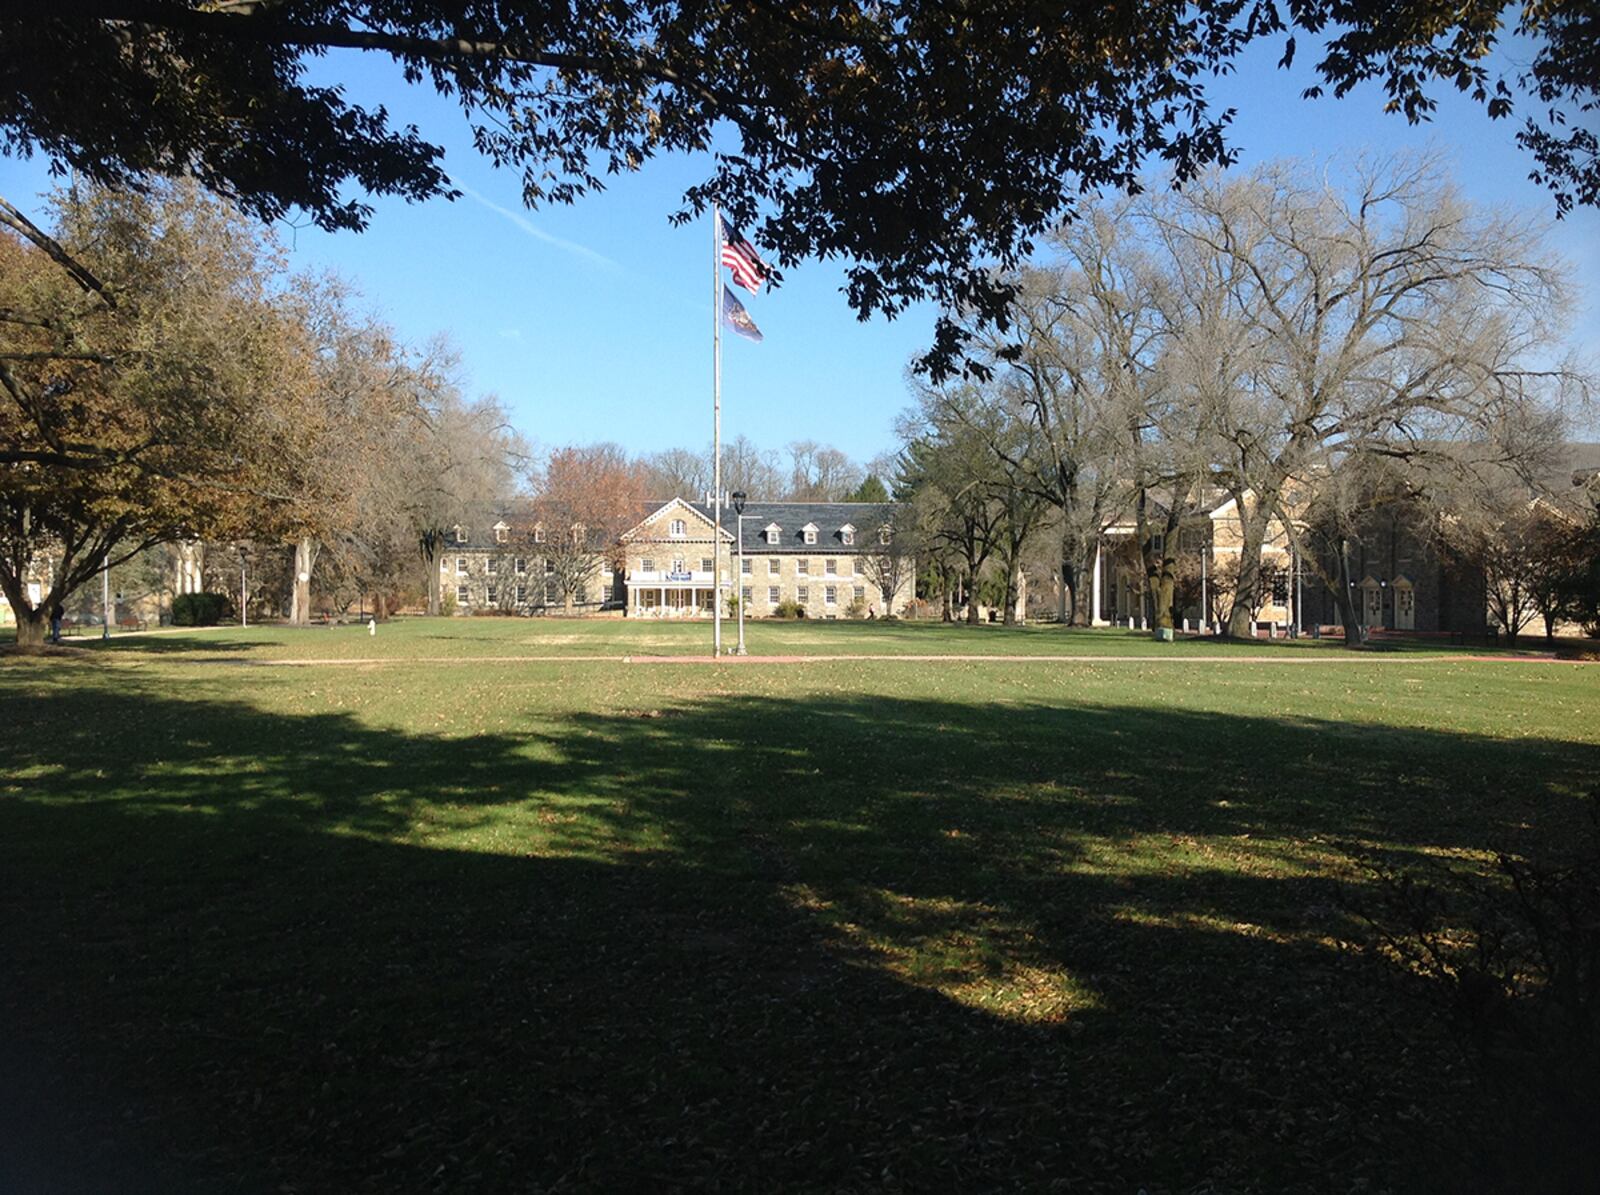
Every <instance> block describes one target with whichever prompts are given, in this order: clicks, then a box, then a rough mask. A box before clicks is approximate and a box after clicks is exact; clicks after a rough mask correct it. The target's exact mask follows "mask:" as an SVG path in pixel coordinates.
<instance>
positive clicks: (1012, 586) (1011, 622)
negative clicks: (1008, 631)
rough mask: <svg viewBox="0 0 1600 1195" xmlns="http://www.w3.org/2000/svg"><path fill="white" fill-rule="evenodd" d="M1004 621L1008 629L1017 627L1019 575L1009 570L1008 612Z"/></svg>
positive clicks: (1007, 575) (1007, 581)
mask: <svg viewBox="0 0 1600 1195" xmlns="http://www.w3.org/2000/svg"><path fill="white" fill-rule="evenodd" d="M1002 621H1003V622H1004V623H1005V625H1006V626H1008V627H1014V626H1016V625H1017V574H1016V573H1015V572H1013V571H1011V570H1009V569H1008V570H1007V571H1006V612H1005V617H1004V619H1003V620H1002Z"/></svg>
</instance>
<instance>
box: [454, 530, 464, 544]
mask: <svg viewBox="0 0 1600 1195" xmlns="http://www.w3.org/2000/svg"><path fill="white" fill-rule="evenodd" d="M466 542H467V533H466V532H465V531H463V530H461V528H459V527H457V528H456V543H458V544H464V543H466Z"/></svg>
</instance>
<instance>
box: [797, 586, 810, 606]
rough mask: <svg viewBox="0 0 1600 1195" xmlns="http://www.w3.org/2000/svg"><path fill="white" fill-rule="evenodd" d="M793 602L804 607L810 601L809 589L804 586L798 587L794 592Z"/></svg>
mask: <svg viewBox="0 0 1600 1195" xmlns="http://www.w3.org/2000/svg"><path fill="white" fill-rule="evenodd" d="M794 600H795V601H797V602H799V603H800V604H801V605H802V606H803V605H805V604H806V603H807V602H809V601H810V600H811V590H810V588H809V587H807V586H805V585H802V586H800V588H799V589H797V590H795V591H794Z"/></svg>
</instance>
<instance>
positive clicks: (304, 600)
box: [289, 535, 318, 627]
mask: <svg viewBox="0 0 1600 1195" xmlns="http://www.w3.org/2000/svg"><path fill="white" fill-rule="evenodd" d="M317 553H318V545H317V541H316V540H315V539H313V538H312V537H311V536H309V535H303V536H301V537H300V539H299V540H298V541H297V542H296V543H295V545H294V577H293V578H292V580H293V585H294V589H293V591H292V592H291V594H290V598H289V621H290V622H291V623H293V624H294V625H295V626H297V627H303V626H309V625H310V624H311V570H312V569H314V568H315V567H316V565H317Z"/></svg>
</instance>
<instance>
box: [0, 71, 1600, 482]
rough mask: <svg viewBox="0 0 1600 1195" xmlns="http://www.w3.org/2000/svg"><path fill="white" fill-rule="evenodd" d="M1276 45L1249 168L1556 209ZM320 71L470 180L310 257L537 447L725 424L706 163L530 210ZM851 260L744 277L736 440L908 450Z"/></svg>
mask: <svg viewBox="0 0 1600 1195" xmlns="http://www.w3.org/2000/svg"><path fill="white" fill-rule="evenodd" d="M1278 53H1279V50H1278V48H1277V47H1275V46H1262V47H1258V48H1257V50H1255V51H1253V52H1252V53H1250V54H1249V55H1247V57H1246V58H1245V59H1244V60H1243V61H1242V63H1241V67H1240V70H1239V72H1238V73H1237V74H1236V75H1234V76H1232V77H1230V78H1226V79H1222V80H1218V81H1217V82H1216V83H1215V84H1214V86H1213V89H1212V94H1213V97H1214V100H1215V102H1216V103H1217V105H1218V106H1219V107H1225V106H1230V105H1231V106H1233V107H1236V108H1237V109H1238V115H1237V117H1236V119H1235V123H1234V133H1233V143H1234V144H1235V145H1236V146H1237V147H1239V148H1240V149H1241V150H1242V157H1241V165H1243V166H1249V165H1251V164H1254V163H1257V162H1260V161H1264V160H1267V159H1270V158H1273V157H1280V156H1298V157H1313V158H1315V157H1323V156H1326V155H1329V154H1338V153H1349V152H1355V151H1360V150H1363V149H1375V150H1390V149H1400V148H1407V147H1410V148H1422V147H1426V146H1432V147H1434V148H1436V149H1437V150H1439V151H1440V152H1442V153H1443V154H1444V155H1445V156H1446V159H1447V160H1448V161H1449V162H1450V163H1451V164H1452V166H1453V169H1454V170H1455V171H1456V172H1457V175H1458V177H1459V179H1460V181H1461V183H1462V184H1463V186H1464V188H1465V189H1466V191H1467V192H1468V194H1469V195H1471V196H1472V197H1474V198H1475V199H1478V200H1480V201H1483V202H1486V203H1509V204H1515V205H1520V206H1525V207H1530V208H1533V209H1535V210H1537V211H1540V212H1542V213H1552V214H1553V210H1554V205H1553V204H1552V203H1551V201H1550V200H1549V198H1548V195H1547V194H1546V193H1545V192H1544V191H1543V190H1541V189H1540V188H1538V187H1536V186H1535V185H1533V184H1532V183H1530V182H1529V181H1528V180H1527V172H1528V166H1529V161H1528V159H1527V158H1526V157H1525V155H1523V154H1522V153H1521V152H1520V151H1519V150H1518V149H1517V148H1516V145H1515V143H1514V141H1513V136H1514V134H1515V131H1516V127H1515V125H1513V124H1512V123H1510V122H1508V121H1499V122H1493V123H1491V122H1490V121H1489V120H1488V119H1487V117H1485V116H1484V114H1483V112H1482V110H1481V108H1479V107H1478V106H1477V105H1475V104H1473V103H1471V102H1470V101H1466V100H1463V99H1460V98H1459V97H1457V96H1455V95H1454V94H1451V95H1448V96H1446V95H1440V99H1441V105H1440V110H1439V112H1438V113H1437V115H1436V117H1435V120H1434V122H1433V123H1432V124H1430V125H1423V126H1418V127H1415V128H1414V127H1412V126H1410V125H1408V124H1406V123H1405V122H1404V120H1402V119H1400V118H1398V117H1391V116H1386V115H1384V114H1383V112H1382V110H1381V108H1382V97H1381V94H1380V93H1379V92H1378V90H1377V89H1376V88H1365V89H1362V90H1360V91H1358V92H1357V93H1355V94H1353V95H1352V96H1350V97H1348V98H1346V99H1344V100H1340V101H1334V100H1330V99H1322V100H1314V101H1303V100H1301V99H1299V92H1300V90H1301V89H1302V88H1303V87H1305V86H1306V85H1307V84H1308V83H1309V82H1310V81H1311V75H1310V71H1309V68H1308V64H1309V63H1310V62H1311V61H1312V57H1311V56H1310V55H1308V54H1305V53H1302V56H1301V59H1300V65H1297V67H1296V68H1295V69H1294V70H1293V71H1291V72H1285V71H1280V70H1277V69H1276V68H1275V62H1276V59H1277V56H1278ZM317 73H318V75H319V77H321V78H324V79H326V78H338V79H340V80H341V81H343V82H345V83H346V84H347V85H348V89H349V91H350V94H351V96H352V98H355V99H357V100H359V101H362V102H368V103H370V102H372V101H379V102H382V103H383V104H385V105H386V106H387V107H388V109H389V111H390V113H391V115H392V116H393V117H394V118H395V119H397V120H399V121H401V122H405V121H412V122H415V123H416V124H418V125H419V126H420V128H421V130H422V132H423V134H424V135H425V136H427V137H429V138H430V139H433V140H436V141H438V142H440V143H441V144H443V145H444V146H445V147H446V150H447V157H446V168H447V169H448V170H449V171H450V173H451V176H452V177H453V178H454V179H455V180H456V182H457V184H458V186H460V187H461V189H462V190H463V191H464V192H465V195H464V197H463V198H462V199H460V200H458V201H456V202H455V203H447V202H444V201H435V202H431V203H428V204H425V205H407V204H404V203H401V202H398V201H387V202H380V203H378V204H377V205H376V207H377V210H376V213H375V215H374V218H373V220H372V224H371V227H370V228H369V229H368V231H367V232H365V233H362V234H359V235H358V234H350V233H342V234H338V235H332V236H330V235H328V234H325V233H322V232H319V231H318V230H316V229H315V228H312V227H309V226H307V227H303V228H298V229H296V228H291V227H288V226H285V227H283V228H282V229H281V230H280V231H281V233H282V235H283V238H284V241H285V243H286V244H287V245H289V246H290V247H291V248H292V251H293V252H292V259H293V261H294V263H295V264H296V265H297V266H300V267H304V268H315V269H324V268H325V269H332V270H334V271H336V272H337V273H339V274H340V275H342V276H343V277H345V278H346V279H348V280H349V281H351V282H352V283H354V284H355V286H356V287H357V288H358V289H359V290H360V292H361V293H362V294H363V295H364V297H365V300H366V302H367V304H368V305H369V306H371V307H373V308H375V309H377V310H378V311H379V312H380V313H381V314H382V315H383V316H384V317H385V318H386V319H387V320H389V321H390V322H391V323H393V324H394V325H395V326H396V327H397V328H398V329H399V330H400V332H401V334H402V335H403V336H404V337H405V338H407V339H408V340H412V341H415V342H422V341H424V340H426V339H428V338H429V337H431V336H433V335H435V334H437V333H446V334H448V335H449V337H450V338H451V339H452V340H453V341H454V342H455V344H456V345H457V347H458V348H459V350H460V353H461V357H462V361H463V365H464V367H465V371H466V384H467V388H468V389H469V390H470V391H472V392H474V393H483V392H492V393H495V394H497V395H498V396H499V397H500V398H501V400H502V401H503V402H505V403H506V405H507V407H508V408H509V410H510V412H511V415H512V419H513V422H514V423H515V424H516V426H517V427H518V428H519V429H520V430H521V431H522V432H523V433H524V434H525V435H527V436H529V437H530V438H531V439H532V440H533V441H534V442H535V443H536V444H539V445H541V446H544V447H553V446H558V445H561V444H567V443H577V442H586V441H593V440H616V441H618V442H619V443H621V444H623V445H624V446H626V447H627V448H629V449H632V450H634V451H638V452H648V451H654V450H657V449H661V448H666V447H670V446H674V445H683V446H686V447H698V446H700V445H702V444H704V443H706V442H708V441H709V439H710V432H711V414H710V408H711V403H710V393H711V347H710V329H711V322H710V320H711V316H710V312H711V296H712V288H711V276H710V275H711V259H710V255H711V232H710V228H709V226H708V223H701V224H698V225H696V226H690V227H684V228H674V227H673V226H672V225H671V224H669V223H668V221H667V215H668V214H669V213H670V212H671V211H673V210H675V208H676V206H677V202H678V199H679V197H680V196H681V194H682V192H683V190H684V188H685V187H686V186H688V185H689V184H690V183H692V182H694V181H697V179H698V177H699V173H698V172H697V169H696V164H695V163H694V162H692V161H690V160H688V159H685V158H673V159H662V160H659V161H656V162H654V163H651V164H650V165H649V166H647V167H646V169H645V170H644V171H643V172H642V173H640V174H638V175H633V176H627V177H622V178H619V179H615V180H612V185H611V187H610V189H609V190H607V191H606V192H604V193H602V194H599V195H593V196H590V197H588V198H586V199H584V200H581V201H580V202H579V203H578V204H577V205H575V206H572V207H556V208H550V209H543V210H538V211H533V212H529V211H526V210H524V209H522V207H521V201H520V187H519V185H518V179H517V176H516V175H515V174H514V173H512V172H509V171H502V172H497V171H496V170H495V169H494V168H493V167H492V166H490V165H489V164H488V162H487V161H485V160H483V159H481V158H479V157H478V156H477V155H476V153H475V152H474V151H473V149H472V146H471V142H470V139H469V135H468V129H467V125H466V123H465V121H464V119H463V118H462V117H461V115H460V112H459V109H457V108H456V107H454V106H453V105H452V104H450V103H448V102H446V101H444V100H441V99H439V98H438V97H436V96H434V95H433V94H432V93H431V91H424V90H422V89H418V88H405V87H403V86H402V85H401V84H400V83H399V81H398V78H397V75H396V74H395V72H393V71H392V69H391V68H389V67H388V66H387V65H386V64H385V63H383V62H382V61H381V60H379V59H377V58H372V57H366V58H363V56H361V55H359V54H356V53H354V52H349V53H341V54H338V55H335V56H332V57H330V58H329V59H327V60H325V61H324V62H323V63H321V64H319V66H318V68H317ZM48 185H49V180H48V179H47V178H46V176H45V171H44V165H43V163H42V162H40V161H38V160H35V161H32V162H17V161H14V160H12V159H5V158H0V194H4V195H6V196H7V197H8V198H10V199H12V200H13V202H17V203H19V204H24V205H25V204H26V201H27V199H28V197H29V196H30V195H33V194H36V193H38V192H39V191H40V190H42V189H44V188H45V187H47V186H48ZM1552 224H1553V228H1552V233H1551V243H1552V245H1553V246H1554V247H1555V248H1556V249H1557V250H1558V251H1559V252H1560V253H1561V254H1562V255H1563V256H1565V257H1567V258H1568V259H1569V260H1571V261H1572V263H1573V266H1574V272H1575V276H1576V277H1577V279H1578V281H1579V284H1580V302H1581V309H1580V311H1579V312H1578V314H1577V318H1576V322H1575V326H1574V341H1575V343H1577V344H1578V345H1579V346H1580V347H1581V348H1582V349H1583V350H1584V351H1585V352H1586V353H1587V354H1589V355H1590V356H1592V357H1600V212H1595V211H1590V210H1585V211H1581V212H1579V213H1577V214H1575V215H1573V216H1570V217H1568V218H1567V219H1566V220H1565V221H1562V222H1560V223H1559V224H1556V223H1554V222H1552ZM842 277H843V276H842V273H841V271H840V270H839V269H838V268H837V266H836V265H831V264H816V263H811V264H807V265H805V266H803V267H801V268H799V269H796V270H792V271H790V272H789V274H788V276H787V278H786V280H785V283H784V285H783V287H782V289H781V290H779V291H776V292H764V293H763V294H761V295H760V296H757V297H755V298H750V297H748V296H745V295H744V294H743V292H740V293H741V297H742V298H745V300H746V305H747V306H748V307H749V309H750V311H751V314H752V315H753V316H754V318H755V320H756V322H757V323H758V324H759V325H760V326H761V328H762V330H763V331H764V332H765V333H766V340H765V342H764V343H762V344H759V345H756V344H750V343H746V342H744V341H741V340H739V339H738V338H737V337H729V338H727V339H726V340H725V342H724V348H723V398H724V411H723V420H724V422H723V429H724V435H726V436H729V437H732V436H734V435H738V434H744V435H747V436H749V437H750V438H751V439H752V440H754V441H756V442H757V443H759V444H762V445H764V446H768V447H773V448H779V447H781V446H782V445H784V444H786V443H788V442H789V441H792V440H796V439H802V438H809V439H816V440H821V441H824V442H828V443H832V444H834V445H836V446H837V447H839V448H842V449H844V450H845V451H846V452H848V453H850V454H851V455H852V456H854V457H856V458H857V459H860V460H863V461H864V460H867V459H869V458H870V457H872V456H873V455H875V454H876V453H879V452H882V451H885V450H888V449H890V448H892V447H893V445H894V442H895V437H894V432H893V427H894V420H895V417H896V415H897V414H898V413H899V412H900V411H901V410H902V409H903V408H904V407H905V406H906V404H907V401H908V398H907V391H906V384H905V369H906V365H907V362H908V361H909V360H910V358H911V357H912V356H913V355H914V354H915V353H917V352H918V351H919V350H920V349H922V348H923V347H924V346H925V345H926V343H927V341H928V338H929V336H930V332H931V327H932V323H933V318H934V313H933V311H932V309H931V308H923V309H920V310H913V311H911V312H909V313H907V314H906V315H903V316H902V317H900V318H899V319H897V320H895V321H893V322H888V321H884V320H881V319H879V320H874V321H873V322H871V323H867V324H863V323H860V322H859V321H857V320H856V318H855V317H854V315H853V314H852V312H851V311H850V309H849V307H848V306H847V305H846V303H845V301H844V298H843V296H842V295H841V294H840V293H839V288H840V285H841V283H842Z"/></svg>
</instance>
